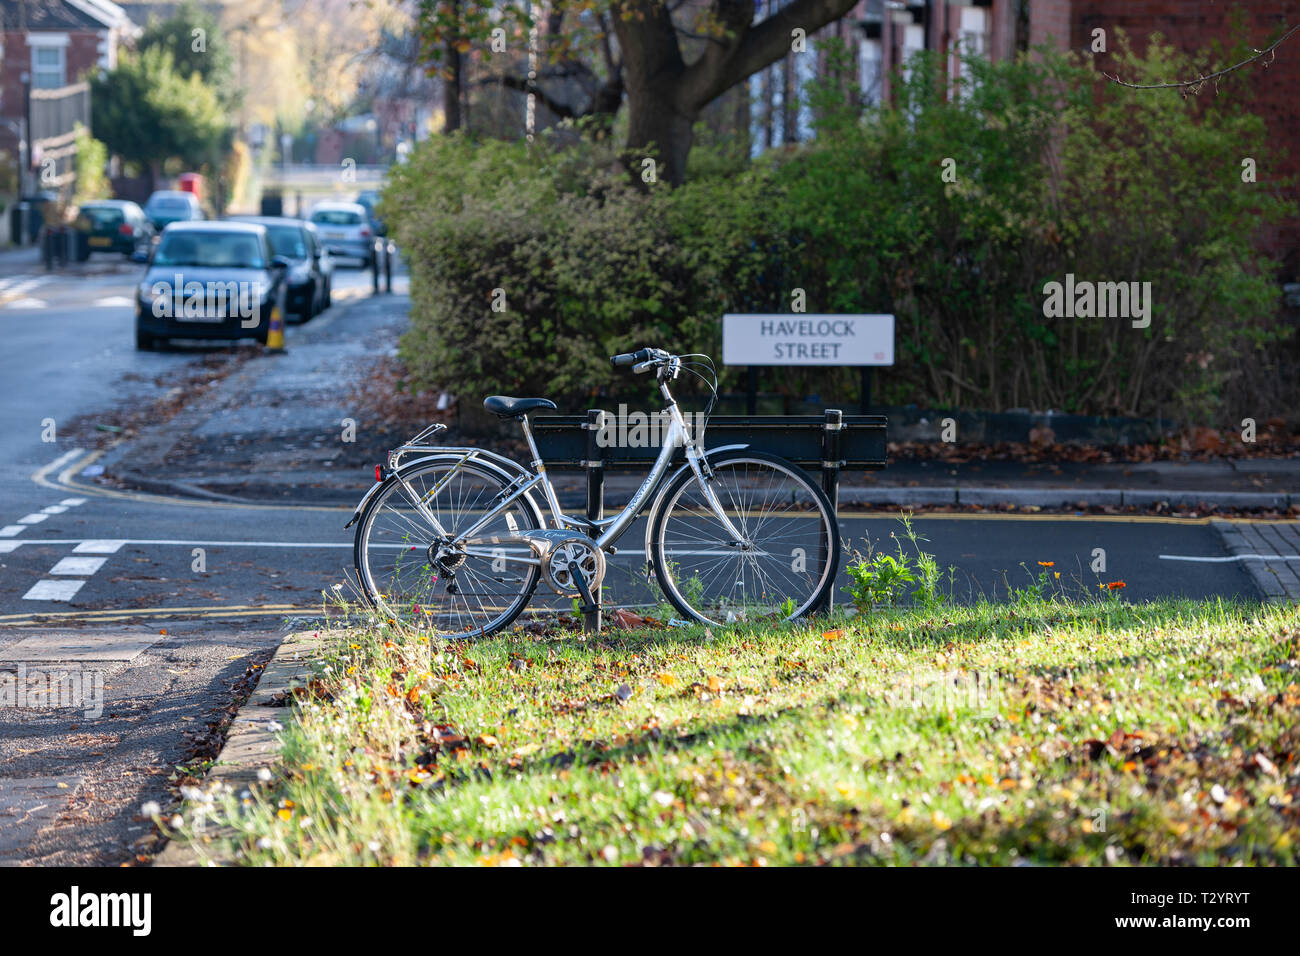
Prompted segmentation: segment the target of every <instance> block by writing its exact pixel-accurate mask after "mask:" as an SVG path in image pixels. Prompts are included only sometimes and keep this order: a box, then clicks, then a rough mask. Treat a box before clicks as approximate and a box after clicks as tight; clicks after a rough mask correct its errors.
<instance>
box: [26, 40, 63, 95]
mask: <svg viewBox="0 0 1300 956" xmlns="http://www.w3.org/2000/svg"><path fill="white" fill-rule="evenodd" d="M66 85H67V83H66V81H65V78H64V69H63V47H60V46H37V47H33V48H32V87H33V88H34V89H38V90H53V89H58V88H59V87H61V86H66Z"/></svg>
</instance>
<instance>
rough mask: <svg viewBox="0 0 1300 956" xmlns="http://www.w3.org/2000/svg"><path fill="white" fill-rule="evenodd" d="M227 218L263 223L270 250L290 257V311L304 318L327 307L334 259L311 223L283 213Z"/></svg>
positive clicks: (332, 279)
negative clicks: (279, 214)
mask: <svg viewBox="0 0 1300 956" xmlns="http://www.w3.org/2000/svg"><path fill="white" fill-rule="evenodd" d="M228 221H229V222H251V223H256V224H258V225H261V226H265V227H266V232H267V234H268V235H269V236H270V237H271V250H272V251H273V252H274V253H275V254H276V255H277V256H283V257H284V258H285V259H288V260H289V275H288V278H287V282H288V303H287V305H286V306H285V309H286V310H287V311H288V312H289V314H291V315H296V316H297V317H298V319H299V321H301V322H306V321H307V320H308V319H310V318H311V317H312V316H314V315H319V314H320V313H322V312H324V311H325V310H326V309H328V308H329V307H330V286H331V285H332V284H333V281H334V259H333V257H332V256H330V254H329V251H328V250H327V249H326V248H325V247H324V246H323V245H321V241H320V235H319V234H318V233H317V231H316V227H315V226H314V225H313V224H312V223H310V222H306V221H304V220H302V219H289V218H286V217H283V216H230V217H229V219H228Z"/></svg>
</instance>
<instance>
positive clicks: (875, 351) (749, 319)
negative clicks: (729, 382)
mask: <svg viewBox="0 0 1300 956" xmlns="http://www.w3.org/2000/svg"><path fill="white" fill-rule="evenodd" d="M722 362H723V364H724V365H893V364H894V317H893V316H892V315H808V314H803V313H797V312H796V313H784V314H778V315H731V314H728V315H724V316H723V317H722Z"/></svg>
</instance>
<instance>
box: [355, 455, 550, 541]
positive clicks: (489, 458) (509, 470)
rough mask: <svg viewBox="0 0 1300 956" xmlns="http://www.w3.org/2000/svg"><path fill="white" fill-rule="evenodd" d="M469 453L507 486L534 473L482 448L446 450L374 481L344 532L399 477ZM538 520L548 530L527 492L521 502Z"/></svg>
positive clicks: (452, 461) (406, 465)
mask: <svg viewBox="0 0 1300 956" xmlns="http://www.w3.org/2000/svg"><path fill="white" fill-rule="evenodd" d="M470 452H477V453H478V454H476V455H475V456H474V464H475V465H478V466H480V467H482V468H483V469H484V470H486V471H488V472H490V473H492V474H493V475H494V476H496V477H497V478H500V479H501V480H502V481H503V482H505V483H506V484H509V483H510V482H512V481H514V480H515V479H517V478H519V477H520V476H524V477H529V476H531V472H529V471H528V469H527V468H525V467H524V466H523V465H521V464H519V463H518V462H517V461H511V460H510V459H509V458H506V457H505V456H504V455H498V454H496V453H495V452H490V451H484V450H483V449H481V448H446V449H442V450H440V451H439V452H438V453H437V454H436V455H426V456H424V457H423V458H416V459H415V460H414V461H408V462H407V463H406V464H404V465H402V467H401V468H399V469H398V470H397V471H395V472H393V473H392V474H390V475H389V476H388V477H387V478H385V479H384V480H383V481H377V482H375V483H374V484H373V485H372V486H371V487H370V490H369V491H367V492H366V493H365V495H364V496H363V497H362V499H361V501H360V502H358V503H357V507H356V510H355V511H354V512H353V513H352V519H351V520H350V521H348V523H347V524H345V525H344V526H343V528H344V530H347V529H348V528H351V527H352V526H353V525H354V524H356V523H357V521H358V520H359V519H360V518H361V512H362V511H364V510H365V507H366V505H367V504H368V503H369V502H370V499H371V498H373V497H374V496H375V495H376V494H378V493H379V492H380V491H381V490H383V489H384V488H387V487H388V486H389V485H393V484H396V483H397V478H398V476H399V475H406V474H407V473H409V472H410V471H411V469H413V468H416V467H417V466H423V465H428V464H430V463H446V464H455V463H456V462H458V461H460V460H461V459H462V458H464V457H465V456H466V455H467V454H469V453H470ZM519 500H520V501H521V502H523V505H524V507H526V508H527V509H528V510H529V511H530V512H531V513H532V515H533V517H534V518H536V519H537V527H539V528H545V527H546V521H545V519H544V518H543V517H542V510H541V509H540V508H539V507H537V502H536V501H535V500H534V499H533V495H532V492H531V491H528V492H525V493H524V494H523V495H522V496H521V497H520V499H519Z"/></svg>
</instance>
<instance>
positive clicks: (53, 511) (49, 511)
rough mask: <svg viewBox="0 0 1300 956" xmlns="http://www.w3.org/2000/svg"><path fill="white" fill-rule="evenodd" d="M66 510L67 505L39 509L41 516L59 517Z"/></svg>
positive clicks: (47, 506)
mask: <svg viewBox="0 0 1300 956" xmlns="http://www.w3.org/2000/svg"><path fill="white" fill-rule="evenodd" d="M67 510H68V506H67V505H46V506H45V507H44V508H42V509H41V514H43V515H61V514H63V512H65V511H67Z"/></svg>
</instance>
